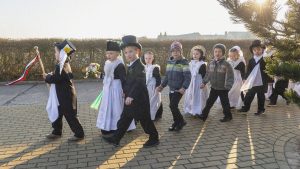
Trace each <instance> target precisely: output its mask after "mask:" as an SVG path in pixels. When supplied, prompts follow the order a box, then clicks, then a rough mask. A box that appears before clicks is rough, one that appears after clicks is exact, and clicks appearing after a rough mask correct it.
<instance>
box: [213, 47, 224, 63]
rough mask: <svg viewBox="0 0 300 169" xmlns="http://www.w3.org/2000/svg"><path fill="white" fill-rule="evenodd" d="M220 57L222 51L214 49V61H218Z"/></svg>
mask: <svg viewBox="0 0 300 169" xmlns="http://www.w3.org/2000/svg"><path fill="white" fill-rule="evenodd" d="M222 56H223V52H222V49H220V48H215V49H214V57H215V59H216V60H219V59H221V58H222Z"/></svg>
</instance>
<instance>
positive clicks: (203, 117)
mask: <svg viewBox="0 0 300 169" xmlns="http://www.w3.org/2000/svg"><path fill="white" fill-rule="evenodd" d="M198 118H199V119H201V120H202V121H206V119H207V116H204V115H203V114H201V115H198Z"/></svg>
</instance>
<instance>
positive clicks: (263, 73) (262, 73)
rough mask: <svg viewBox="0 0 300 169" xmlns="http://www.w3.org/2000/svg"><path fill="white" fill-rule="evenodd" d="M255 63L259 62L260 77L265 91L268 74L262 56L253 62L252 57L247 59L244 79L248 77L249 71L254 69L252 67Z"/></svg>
mask: <svg viewBox="0 0 300 169" xmlns="http://www.w3.org/2000/svg"><path fill="white" fill-rule="evenodd" d="M256 64H260V72H261V78H262V82H263V87H264V89H265V92H266V91H267V90H268V75H267V73H266V72H265V70H266V62H265V61H264V59H263V58H261V59H260V60H259V61H258V63H256V62H255V59H254V58H251V59H250V60H249V63H248V66H247V72H246V75H245V79H247V78H248V76H249V75H250V73H251V72H252V70H253V69H254V67H255V66H256Z"/></svg>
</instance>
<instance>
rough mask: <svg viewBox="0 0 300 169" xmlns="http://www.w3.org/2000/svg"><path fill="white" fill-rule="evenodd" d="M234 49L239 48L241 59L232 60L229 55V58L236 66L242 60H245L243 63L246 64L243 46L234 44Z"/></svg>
mask: <svg viewBox="0 0 300 169" xmlns="http://www.w3.org/2000/svg"><path fill="white" fill-rule="evenodd" d="M232 49H235V50H237V51H238V53H239V56H240V57H239V59H238V60H236V61H233V60H231V59H230V58H229V57H228V59H227V60H228V61H231V62H233V64H234V67H235V66H237V65H238V64H239V63H240V62H243V63H244V64H245V65H246V60H245V58H244V53H243V51H242V49H241V47H239V46H233V47H232V48H231V49H230V50H232ZM230 50H229V51H230Z"/></svg>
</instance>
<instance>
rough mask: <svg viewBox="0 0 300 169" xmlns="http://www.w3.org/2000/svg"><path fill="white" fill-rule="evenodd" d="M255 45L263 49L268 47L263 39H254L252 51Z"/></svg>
mask: <svg viewBox="0 0 300 169" xmlns="http://www.w3.org/2000/svg"><path fill="white" fill-rule="evenodd" d="M255 47H261V48H262V49H266V46H265V45H264V44H263V43H262V42H261V40H254V41H253V42H252V44H251V46H250V47H249V49H250V52H251V53H253V51H252V50H253V48H255Z"/></svg>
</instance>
